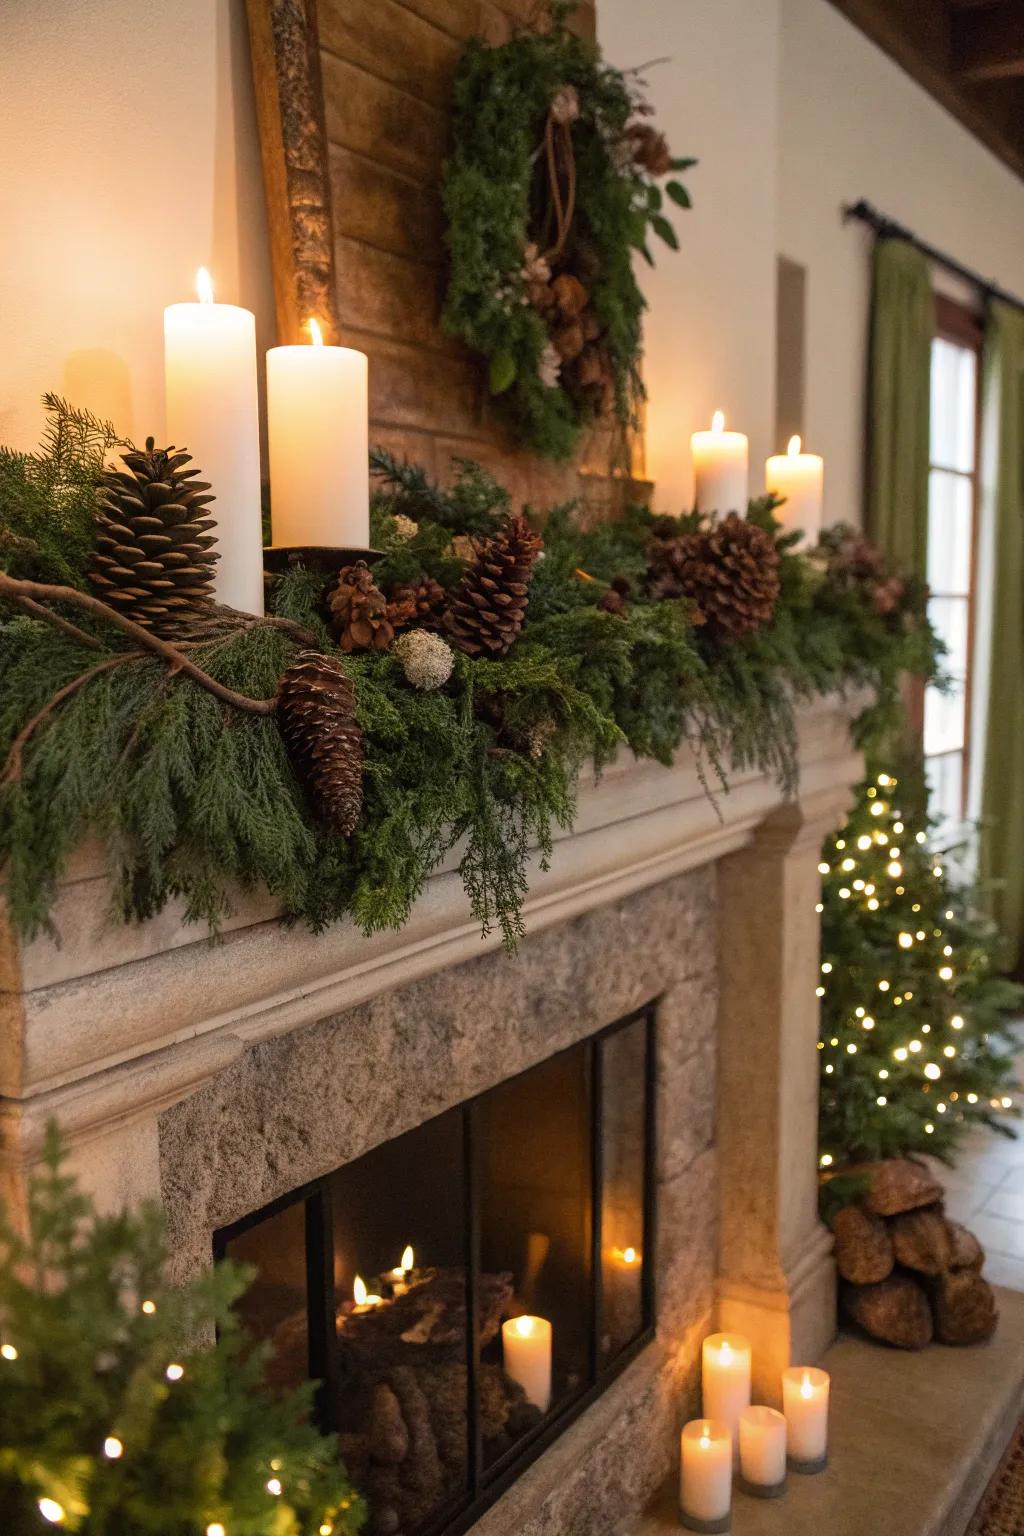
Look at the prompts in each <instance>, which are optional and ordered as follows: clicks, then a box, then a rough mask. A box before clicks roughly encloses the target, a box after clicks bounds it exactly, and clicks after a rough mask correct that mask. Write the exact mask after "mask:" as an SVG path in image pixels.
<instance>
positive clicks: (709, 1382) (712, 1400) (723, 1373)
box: [701, 1333, 750, 1441]
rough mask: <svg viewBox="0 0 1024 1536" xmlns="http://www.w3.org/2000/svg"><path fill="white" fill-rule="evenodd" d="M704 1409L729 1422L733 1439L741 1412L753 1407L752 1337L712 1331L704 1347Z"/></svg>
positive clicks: (737, 1429) (702, 1368) (702, 1384)
mask: <svg viewBox="0 0 1024 1536" xmlns="http://www.w3.org/2000/svg"><path fill="white" fill-rule="evenodd" d="M701 1386H702V1389H703V1407H704V1412H705V1414H706V1415H707V1417H708V1418H709V1419H720V1420H721V1421H722V1423H723V1424H727V1425H728V1426H729V1429H730V1431H731V1433H732V1436H733V1439H734V1441H736V1439H737V1436H738V1434H739V1427H740V1415H741V1414H742V1412H743V1410H744V1408H749V1407H750V1340H749V1339H745V1338H744V1337H743V1335H742V1334H739V1333H712V1334H710V1335H709V1336H708V1337H707V1338H706V1339H705V1340H704V1347H703V1350H702V1351H701Z"/></svg>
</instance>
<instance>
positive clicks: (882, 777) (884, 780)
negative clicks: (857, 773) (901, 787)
mask: <svg viewBox="0 0 1024 1536" xmlns="http://www.w3.org/2000/svg"><path fill="white" fill-rule="evenodd" d="M878 782H879V784H881V786H882V788H883V789H887V788H888V787H889V785H890V784H895V783H896V780H895V779H891V778H890V777H889V775H888V774H887V773H880V774H879V775H878ZM868 794H871V790H868Z"/></svg>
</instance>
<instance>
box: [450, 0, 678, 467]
mask: <svg viewBox="0 0 1024 1536" xmlns="http://www.w3.org/2000/svg"><path fill="white" fill-rule="evenodd" d="M574 9H575V4H574V3H573V0H553V3H552V4H551V6H550V8H545V9H544V11H543V12H542V23H541V25H540V26H535V27H534V28H532V29H530V30H523V31H520V32H518V33H517V34H516V35H515V36H513V38H512V39H511V40H510V41H509V42H507V43H503V44H502V45H500V46H499V47H495V48H489V47H487V46H486V45H485V44H483V43H482V42H480V41H479V40H478V39H475V40H473V41H472V42H471V43H470V44H469V45H468V47H467V49H466V51H465V53H464V55H463V57H462V60H461V63H460V65H459V69H458V73H457V76H456V80H455V96H454V125H453V148H452V151H451V154H450V156H449V158H448V160H447V161H446V163H445V169H444V207H445V213H446V216H447V220H448V230H447V243H448V250H449V257H450V273H449V282H448V292H447V298H446V301H445V307H444V316H443V320H444V325H445V328H446V329H447V330H448V331H449V332H450V333H451V334H452V335H454V336H457V337H459V338H460V339H461V340H462V341H464V342H465V343H466V344H467V345H468V346H469V347H470V348H471V349H472V350H473V351H474V352H477V353H479V354H481V356H483V357H484V358H486V359H487V363H488V369H489V382H490V390H491V394H492V395H493V396H494V397H495V399H496V401H497V404H498V408H499V410H500V413H501V415H502V416H503V417H504V419H505V421H506V423H507V424H508V426H509V427H510V428H511V430H512V431H513V432H514V434H515V435H516V437H517V439H518V440H519V441H520V442H521V443H522V444H523V445H524V446H525V447H527V448H529V449H530V450H531V451H532V452H534V453H537V454H540V455H543V456H544V457H547V458H552V459H567V458H568V457H569V456H570V455H571V454H572V452H573V450H574V448H575V446H576V443H577V440H578V438H579V435H580V432H581V429H583V428H584V427H585V426H587V425H588V424H589V423H592V422H603V423H607V424H610V425H613V426H615V427H616V428H617V429H618V435H619V438H620V441H623V442H624V441H625V436H626V433H627V432H628V430H629V429H630V428H631V427H635V425H636V421H637V408H638V406H639V404H640V402H641V400H642V399H643V394H644V389H643V382H642V380H641V377H640V368H639V364H640V356H641V316H642V314H643V310H644V299H643V295H642V294H641V292H640V288H639V285H638V284H637V280H636V277H635V275H634V272H633V255H634V252H639V253H640V254H641V255H642V256H644V257H645V258H646V260H647V261H652V257H651V253H650V249H649V245H648V240H649V237H650V235H651V234H652V233H653V234H655V235H657V236H658V237H659V238H660V239H661V240H663V241H664V242H665V243H666V244H667V245H669V246H670V247H671V248H672V249H673V250H675V249H678V240H677V237H676V233H675V230H674V229H673V227H672V224H671V223H670V222H669V220H668V219H667V218H666V217H665V214H664V212H663V209H664V207H665V200H666V198H667V199H669V200H670V201H671V202H673V203H675V204H677V205H678V206H679V207H680V208H688V207H689V206H690V198H689V194H688V193H687V191H686V188H685V187H684V186H683V185H682V183H681V182H680V181H678V180H676V179H675V178H674V177H673V176H672V173H673V172H679V171H684V170H686V169H687V168H688V167H689V166H691V165H693V164H695V162H694V161H693V160H680V159H675V158H673V156H672V154H671V152H670V150H669V147H668V145H667V143H666V141H665V138H664V136H663V135H662V134H660V133H659V132H658V131H657V129H656V128H654V127H653V126H652V124H651V123H650V121H649V120H648V119H649V118H650V115H651V108H650V106H649V104H648V103H647V101H646V99H645V96H644V83H643V81H642V80H641V79H640V78H639V76H638V75H637V74H636V73H635V72H630V73H623V72H622V71H621V70H618V69H614V68H612V67H611V66H610V65H608V64H606V63H604V62H603V61H602V59H601V56H600V53H599V52H598V50H597V48H596V47H595V45H594V44H592V43H590V42H588V41H586V40H585V39H582V38H579V37H577V36H576V35H575V34H574V33H573V32H572V31H570V29H569V26H568V20H569V17H570V15H571V14H572V12H573V10H574ZM666 177H668V178H669V179H668V180H666V179H665V178H666Z"/></svg>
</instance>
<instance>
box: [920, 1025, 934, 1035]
mask: <svg viewBox="0 0 1024 1536" xmlns="http://www.w3.org/2000/svg"><path fill="white" fill-rule="evenodd" d="M931 1032H932V1027H931V1025H930V1024H922V1025H921V1033H922V1035H930V1034H931Z"/></svg>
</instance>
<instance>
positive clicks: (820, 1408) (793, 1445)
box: [782, 1365, 829, 1472]
mask: <svg viewBox="0 0 1024 1536" xmlns="http://www.w3.org/2000/svg"><path fill="white" fill-rule="evenodd" d="M828 1394H829V1375H828V1372H827V1371H819V1370H817V1369H815V1367H813V1366H809V1365H794V1366H790V1368H789V1370H787V1371H783V1373H782V1406H783V1409H784V1410H785V1414H786V1431H787V1436H788V1441H789V1459H790V1464H791V1465H792V1466H793V1467H795V1468H796V1469H797V1470H798V1471H803V1472H817V1471H820V1470H821V1468H822V1467H824V1465H825V1461H826V1457H827V1454H828Z"/></svg>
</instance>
